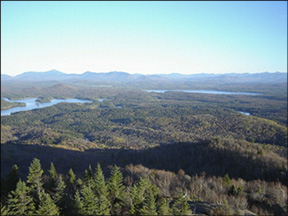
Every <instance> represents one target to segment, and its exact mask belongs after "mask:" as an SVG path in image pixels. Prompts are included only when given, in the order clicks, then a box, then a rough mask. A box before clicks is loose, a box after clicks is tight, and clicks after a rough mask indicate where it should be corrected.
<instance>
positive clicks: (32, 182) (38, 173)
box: [27, 158, 44, 201]
mask: <svg viewBox="0 0 288 216" xmlns="http://www.w3.org/2000/svg"><path fill="white" fill-rule="evenodd" d="M43 172H44V171H43V170H42V169H41V164H40V160H39V159H37V158H34V159H33V161H32V163H31V165H30V167H29V173H28V176H27V183H28V185H29V186H30V188H31V189H32V193H33V195H34V198H35V199H36V200H37V201H41V194H42V193H41V192H42V190H43V187H42V186H43V183H42V175H43Z"/></svg>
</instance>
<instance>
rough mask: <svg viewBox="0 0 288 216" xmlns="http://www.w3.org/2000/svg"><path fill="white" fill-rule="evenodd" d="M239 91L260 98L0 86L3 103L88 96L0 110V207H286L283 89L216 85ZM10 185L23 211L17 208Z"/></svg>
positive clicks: (212, 210)
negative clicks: (28, 108) (34, 174)
mask: <svg viewBox="0 0 288 216" xmlns="http://www.w3.org/2000/svg"><path fill="white" fill-rule="evenodd" d="M23 85H24V84H23ZM233 86H234V89H233ZM170 87H171V88H172V87H174V85H172V86H170ZM184 87H185V86H184ZM206 87H207V86H206ZM208 87H209V86H208ZM241 87H242V88H244V90H245V91H250V92H260V93H263V94H262V95H257V96H247V95H211V94H191V93H184V92H177V91H175V92H166V93H148V92H145V91H142V90H140V89H137V88H136V87H135V86H127V88H123V87H117V88H107V87H105V88H100V87H91V86H87V87H86V88H83V87H82V86H78V85H75V86H69V85H66V84H65V85H63V84H56V85H54V83H52V84H51V83H50V84H49V83H45V84H43V86H40V87H39V86H37V87H29V88H28V87H27V86H26V84H25V85H24V86H22V87H21V85H20V86H17V87H15V89H13V88H12V87H7V88H4V91H3V92H1V96H2V97H7V98H10V99H17V98H18V99H19V98H25V97H38V98H39V99H38V102H41V103H42V102H43V103H44V102H48V101H49V100H51V99H53V98H78V99H88V100H91V101H92V103H85V104H69V103H61V104H57V105H54V106H51V107H46V108H42V109H36V110H31V111H25V112H19V113H14V114H12V115H10V116H2V117H1V183H2V184H1V190H2V191H1V195H2V196H1V204H2V210H1V213H3V214H4V213H7V214H8V213H9V212H10V214H38V215H41V214H42V215H43V214H45V215H46V214H48V212H47V211H48V209H50V210H51V212H53V215H57V214H61V215H62V214H64V215H71V214H72V213H73V214H78V215H91V214H96V215H99V214H120V215H123V214H136V215H156V214H160V215H163V214H164V213H165V214H166V215H170V214H173V215H183V214H192V213H196V214H208V215H217V214H222V215H223V214H225V215H227V214H229V215H231V214H235V215H239V214H242V215H244V214H253V213H255V214H260V215H266V214H275V215H285V214H287V182H288V175H287V169H288V168H287V100H286V98H287V90H285V88H286V87H285V88H284V87H283V85H272V84H267V86H266V88H264V87H263V86H261V88H259V89H258V90H257V91H256V90H255V91H253V87H251V85H246V84H245V85H244V84H239V85H226V86H224V87H223V86H222V87H221V86H220V85H219V86H218V87H217V88H215V89H218V90H229V91H233V90H235V91H239V89H240V88H241ZM223 88H226V89H223ZM35 89H37V91H35ZM244 90H242V91H244ZM261 91H262V92H261ZM279 92H281V93H279ZM285 92H286V93H285ZM285 94H286V96H285ZM99 99H101V100H100V101H99ZM7 103H8V102H7ZM239 111H241V112H248V113H250V115H249V116H247V115H243V114H241V113H240V112H239ZM36 158H37V159H36ZM32 161H33V162H32ZM40 161H41V165H40ZM51 162H53V165H51ZM36 165H37V169H38V174H39V175H38V177H37V178H38V180H37V183H35V182H34V183H33V180H31V179H33V178H32V177H31V175H32V173H31V172H32V171H31V169H32V168H31V167H33V166H36ZM54 165H55V167H54ZM115 166H117V167H118V168H116V167H115ZM28 167H30V168H29V169H28ZM41 167H43V168H41ZM53 167H54V168H53ZM91 167H92V168H91ZM11 168H12V170H11ZM42 169H43V170H42ZM54 169H56V170H57V172H56V171H55V172H54V171H53V173H54V174H51V172H52V171H51V170H54ZM16 170H17V171H16ZM116 170H117V171H116ZM102 171H103V173H102ZM115 172H117V173H118V174H117V175H118V177H119V176H121V175H123V180H119V179H122V177H119V179H118V180H117V181H118V183H117V187H119V188H121V189H119V190H121V191H122V192H123V194H122V192H121V195H119V194H118V195H119V197H117V198H115V196H116V195H115V194H113V193H112V190H111V187H112V186H111V184H112V181H113V179H115V178H116V177H113V173H115ZM101 173H102V174H101ZM71 176H72V177H71ZM73 176H74V177H73ZM104 176H105V177H104ZM118 177H117V178H118ZM11 178H12V179H14V180H13V181H11ZM19 178H20V179H21V180H20V181H18V180H19ZM71 178H72V179H74V180H71ZM16 179H17V180H16ZM52 179H53V180H52ZM34 180H35V179H34ZM99 181H101V183H99ZM52 182H53V184H52ZM97 182H98V183H97ZM114 183H115V182H114ZM37 184H38V185H37ZM98 184H102V186H103V187H102V188H99V187H98V186H97V185H98ZM114 186H115V185H114ZM109 187H110V189H109ZM115 187H116V186H115ZM103 188H104V189H103ZM105 188H106V189H105ZM103 190H104V191H103ZM105 190H106V191H105ZM139 191H142V192H141V193H140V192H139ZM21 193H23V194H25V198H23V199H25V200H26V201H27V203H26V204H25V205H24V206H25V208H26V207H27V208H26V210H25V211H24V212H17V211H18V210H17V209H19V205H18V204H19V203H21V202H22V201H20V200H19V199H18V198H19V196H20V194H21ZM119 193H120V192H119ZM118 195H117V196H118ZM140 195H141V196H140ZM139 196H140V197H139ZM16 197H18V198H16ZM183 197H184V198H183ZM17 199H18V201H17ZM28 201H29V202H28ZM17 203H18V204H17ZM95 203H103V205H104V204H105V206H104V207H103V206H101V205H100V204H99V205H98V204H97V205H96V204H95ZM197 206H198V207H197ZM21 208H23V207H21ZM52 209H53V211H52ZM19 211H20V210H19ZM165 214H164V215H165Z"/></svg>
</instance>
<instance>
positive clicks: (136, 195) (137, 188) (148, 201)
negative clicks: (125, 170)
mask: <svg viewBox="0 0 288 216" xmlns="http://www.w3.org/2000/svg"><path fill="white" fill-rule="evenodd" d="M158 193H159V189H158V188H157V186H156V185H153V184H152V183H151V181H150V180H149V178H148V177H145V178H140V181H139V182H138V184H135V185H134V186H133V187H132V190H131V199H132V206H131V209H130V214H137V215H138V214H151V211H152V212H153V209H154V204H155V200H156V198H155V197H156V196H157V195H158ZM153 203H154V204H153ZM155 208H156V207H155ZM155 211H156V209H155ZM153 213H154V212H153ZM155 214H156V212H155Z"/></svg>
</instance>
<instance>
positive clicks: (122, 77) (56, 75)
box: [1, 70, 287, 83]
mask: <svg viewBox="0 0 288 216" xmlns="http://www.w3.org/2000/svg"><path fill="white" fill-rule="evenodd" d="M1 81H2V82H3V81H18V82H21V81H33V82H39V81H59V82H61V81H67V82H69V81H77V82H79V81H93V82H99V83H112V82H114V83H115V82H116V83H120V82H122V83H123V82H124V83H125V82H127V83H129V82H136V83H137V82H138V83H139V82H140V83H141V82H149V81H157V82H167V81H168V82H175V81H182V82H211V83H213V82H223V83H285V82H287V73H285V72H274V73H269V72H263V73H255V74H250V73H242V74H237V73H229V74H206V73H201V74H191V75H184V74H179V73H172V74H153V75H142V74H129V73H126V72H117V71H113V72H108V73H95V72H90V71H87V72H85V73H82V74H66V73H63V72H61V71H57V70H50V71H45V72H36V71H29V72H24V73H22V74H19V75H17V76H9V75H6V74H1Z"/></svg>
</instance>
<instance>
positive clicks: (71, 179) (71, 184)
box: [67, 168, 76, 194]
mask: <svg viewBox="0 0 288 216" xmlns="http://www.w3.org/2000/svg"><path fill="white" fill-rule="evenodd" d="M67 179H68V183H67V191H68V192H69V193H70V194H75V192H76V186H75V180H76V176H75V174H74V172H73V170H72V168H70V169H69V171H68V174H67Z"/></svg>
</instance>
